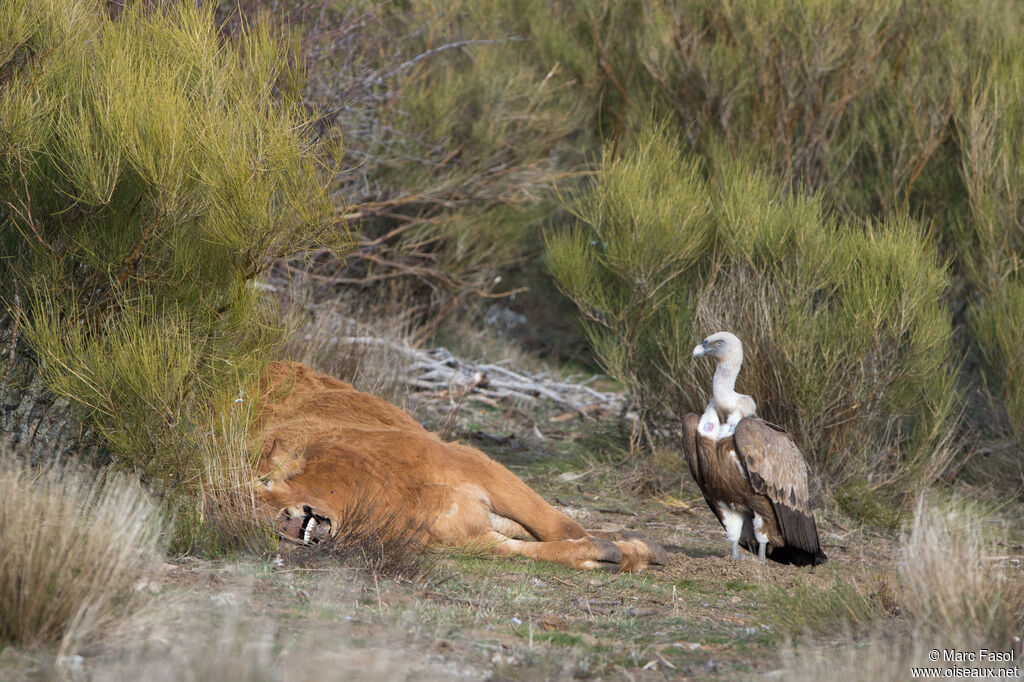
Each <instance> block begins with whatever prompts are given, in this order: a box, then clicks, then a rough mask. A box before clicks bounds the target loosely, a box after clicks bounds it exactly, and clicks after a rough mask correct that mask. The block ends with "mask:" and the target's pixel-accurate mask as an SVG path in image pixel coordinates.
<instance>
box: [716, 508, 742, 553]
mask: <svg viewBox="0 0 1024 682" xmlns="http://www.w3.org/2000/svg"><path fill="white" fill-rule="evenodd" d="M718 509H719V511H720V512H721V516H720V517H719V518H720V519H721V520H722V525H723V526H725V537H727V538H729V542H731V543H732V560H733V561H737V560H739V558H740V536H742V535H743V515H742V514H740V513H739V512H737V511H736V510H735V509H734V508H733V507H732V505H728V504H726V503H725V502H719V503H718Z"/></svg>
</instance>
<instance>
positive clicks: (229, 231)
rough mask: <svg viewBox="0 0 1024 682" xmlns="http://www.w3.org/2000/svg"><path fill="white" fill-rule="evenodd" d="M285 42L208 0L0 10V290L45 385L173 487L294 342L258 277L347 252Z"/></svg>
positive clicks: (124, 458) (123, 459)
mask: <svg viewBox="0 0 1024 682" xmlns="http://www.w3.org/2000/svg"><path fill="white" fill-rule="evenodd" d="M282 45H283V42H282V40H281V39H280V36H278V35H276V34H275V32H274V31H273V30H271V28H270V27H269V25H268V23H267V22H265V21H256V22H252V23H250V24H247V25H246V26H244V27H243V29H242V30H241V31H240V32H238V34H237V35H235V36H234V37H232V38H231V39H230V40H229V39H226V38H225V36H223V35H221V34H219V33H218V29H217V26H216V24H215V21H214V15H213V12H212V10H210V9H201V8H197V7H196V3H167V4H161V5H160V6H159V7H158V8H153V7H148V6H147V3H135V4H132V5H131V6H129V7H126V8H125V9H124V11H123V12H120V13H119V15H118V17H117V18H116V19H112V18H110V17H109V16H108V15H107V14H106V13H105V12H104V11H103V10H102V8H100V7H99V6H98V5H97V4H96V3H93V2H88V1H86V0H41V1H36V0H32V1H28V0H2V2H0V195H2V197H3V202H2V203H0V264H2V265H0V267H2V268H3V271H4V276H3V279H2V283H0V295H2V298H3V300H4V301H5V303H6V304H7V307H8V311H9V313H10V314H12V315H16V316H18V317H19V318H20V320H21V322H22V324H21V329H22V334H23V336H24V338H25V339H27V341H28V345H29V348H30V351H31V353H32V354H33V355H34V358H35V362H36V364H37V367H38V370H39V372H40V374H41V376H42V377H43V379H44V380H45V381H46V383H47V384H48V386H49V388H50V389H51V390H52V391H53V392H54V393H56V394H57V395H59V396H61V397H63V398H65V399H67V400H68V401H70V403H71V404H72V405H73V406H74V407H75V408H76V410H77V413H78V414H79V415H80V417H81V419H82V420H83V421H84V423H85V424H86V425H87V426H88V427H90V428H91V429H92V430H93V433H95V434H96V435H98V436H99V437H100V438H101V439H102V440H103V441H104V442H105V443H106V444H107V445H108V449H109V451H110V452H111V453H112V455H113V458H114V461H115V463H116V464H117V465H118V466H120V467H121V468H125V469H132V470H136V471H138V472H139V473H140V474H142V475H143V476H144V478H145V480H146V481H147V482H148V483H149V484H150V485H152V486H153V487H154V488H156V489H158V490H161V491H163V492H165V493H167V494H171V495H177V494H184V493H191V492H193V491H195V490H197V488H198V487H200V486H201V485H202V481H203V480H204V475H205V472H206V470H207V467H206V466H205V465H204V462H203V457H204V455H203V454H202V453H204V452H207V453H208V449H204V448H202V447H200V445H201V443H202V441H203V439H204V438H205V437H206V436H204V432H207V431H209V429H210V426H209V425H210V424H211V423H217V420H216V419H213V417H212V415H213V414H214V413H216V412H218V411H220V410H222V409H223V408H224V407H225V405H228V404H232V401H234V400H243V401H245V400H249V398H250V397H249V396H248V395H247V394H246V393H245V391H247V390H248V389H249V387H251V386H253V385H254V382H255V380H256V379H257V377H258V376H259V374H260V372H261V371H262V369H263V367H264V365H265V364H266V362H267V361H268V360H269V359H270V358H271V357H272V356H273V354H274V352H275V348H276V347H277V344H278V343H279V341H280V339H281V335H282V330H281V326H280V322H279V321H278V320H277V316H276V315H275V314H274V311H273V309H272V307H271V306H270V304H269V303H268V301H267V300H266V299H265V297H264V295H263V294H262V292H261V290H260V289H259V287H258V286H253V285H254V284H255V283H257V282H258V278H259V276H260V274H261V273H262V272H263V271H264V270H265V269H266V268H267V267H269V265H270V264H271V263H272V262H274V261H275V260H276V259H277V258H279V257H281V256H282V255H285V254H289V253H293V252H295V251H298V250H301V249H304V248H307V247H311V246H314V245H316V246H329V247H332V248H339V249H341V248H343V247H344V244H345V242H346V238H345V236H344V233H343V231H340V230H338V229H337V228H336V219H335V218H334V217H333V214H334V205H333V204H334V202H333V198H332V195H331V192H330V189H329V178H330V176H331V175H332V174H333V169H332V168H330V167H328V166H326V165H325V164H327V163H328V162H330V160H331V158H332V157H331V154H332V153H333V150H331V149H329V148H327V147H325V146H324V145H322V144H321V143H319V142H318V141H317V138H316V137H315V136H314V134H313V131H312V129H311V127H310V125H309V121H310V118H309V116H310V115H309V113H308V112H307V111H306V110H305V109H304V108H303V106H302V105H301V103H300V102H299V101H298V99H297V97H296V95H297V93H298V87H299V81H298V80H297V77H298V74H297V72H296V70H295V68H294V66H293V64H292V63H291V62H292V55H290V54H289V53H288V51H287V50H285V49H284V48H283V47H282Z"/></svg>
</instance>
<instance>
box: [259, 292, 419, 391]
mask: <svg viewBox="0 0 1024 682" xmlns="http://www.w3.org/2000/svg"><path fill="white" fill-rule="evenodd" d="M316 285H317V283H316V282H315V281H314V280H313V279H312V278H311V277H308V276H303V275H298V276H295V277H293V278H289V279H283V278H282V279H275V280H274V288H275V289H276V293H277V294H278V296H279V301H280V304H281V312H282V314H283V315H284V316H285V317H286V319H287V320H288V322H289V326H290V327H291V330H292V331H291V334H290V335H289V337H288V340H287V341H286V342H285V344H284V347H283V349H282V351H281V355H282V357H284V358H287V359H289V360H297V361H299V362H303V363H305V364H307V365H309V366H310V367H312V368H313V369H315V370H317V371H318V372H324V373H325V374H330V375H331V376H335V377H338V378H339V379H342V380H344V381H347V382H349V383H350V384H352V385H353V386H355V387H356V388H357V389H359V390H360V391H365V392H367V393H372V394H374V395H378V396H380V397H382V398H384V399H385V400H388V401H389V402H391V403H394V404H396V405H399V406H402V407H407V403H408V390H407V388H406V385H405V383H404V382H403V381H401V375H402V373H403V372H404V371H405V368H406V366H407V364H408V359H407V358H406V357H405V356H404V355H402V354H401V353H400V352H398V351H396V350H395V348H394V347H393V346H392V345H389V344H381V343H374V342H373V340H374V339H388V340H391V341H395V342H397V343H398V344H400V345H401V344H410V343H411V330H412V326H413V321H414V318H415V315H416V314H417V313H418V311H417V310H416V309H415V308H414V307H412V306H411V305H409V304H408V301H407V299H406V298H404V297H403V295H402V294H400V293H399V294H394V295H391V296H384V297H381V296H366V295H363V294H360V292H357V291H352V290H351V289H349V290H345V291H336V290H334V289H333V288H332V287H330V285H328V288H329V289H331V290H330V291H328V292H324V291H320V290H318V289H317V286H316Z"/></svg>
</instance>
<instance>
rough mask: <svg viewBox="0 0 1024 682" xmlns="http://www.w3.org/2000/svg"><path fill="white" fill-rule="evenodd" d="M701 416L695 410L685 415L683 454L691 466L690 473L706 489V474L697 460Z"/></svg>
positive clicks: (699, 485) (702, 488)
mask: <svg viewBox="0 0 1024 682" xmlns="http://www.w3.org/2000/svg"><path fill="white" fill-rule="evenodd" d="M699 423H700V417H698V416H697V415H695V414H694V413H693V412H690V413H688V414H687V415H686V416H685V417H683V454H684V455H686V463H687V464H688V465H689V466H690V475H691V476H693V480H694V481H696V482H697V487H699V488H700V489H701V491H703V490H704V476H703V474H702V472H701V470H700V464H699V463H698V462H697V425H698V424H699Z"/></svg>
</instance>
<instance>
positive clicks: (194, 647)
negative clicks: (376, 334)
mask: <svg viewBox="0 0 1024 682" xmlns="http://www.w3.org/2000/svg"><path fill="white" fill-rule="evenodd" d="M522 415H524V416H522V418H521V419H519V420H513V421H511V422H510V421H509V415H508V414H506V413H504V412H501V411H498V410H491V409H476V408H474V407H472V406H469V407H466V408H463V409H462V410H461V411H460V414H459V415H458V416H457V417H455V418H453V419H452V420H450V421H449V422H448V425H447V426H448V428H450V429H451V430H452V435H454V436H456V437H460V438H461V439H462V440H463V441H465V442H469V443H472V444H474V445H477V446H478V447H481V448H483V449H485V450H486V451H488V452H489V453H490V454H491V455H492V456H494V457H495V458H496V459H499V460H500V461H502V462H503V463H505V464H506V465H507V466H509V467H510V468H511V469H512V470H513V471H515V472H516V473H517V474H518V475H520V476H521V477H522V478H523V479H525V480H526V481H527V483H528V484H530V485H531V486H532V487H534V488H535V489H536V490H537V491H538V492H540V493H541V494H542V495H543V496H544V497H545V498H546V499H548V500H549V501H551V502H552V503H553V504H555V506H556V507H558V508H559V509H561V510H562V511H564V512H565V513H566V514H568V515H570V516H572V517H573V518H575V519H577V520H578V521H580V522H581V523H582V524H583V525H584V526H586V527H588V528H592V529H614V528H619V527H623V528H629V529H633V530H637V531H640V532H641V533H643V534H645V535H647V536H648V537H651V538H653V539H654V540H657V541H658V542H661V543H662V544H663V545H664V546H665V547H666V548H667V549H668V550H669V560H668V563H667V565H666V566H664V567H661V568H656V569H652V570H650V571H647V572H644V573H638V574H622V575H616V574H607V573H600V572H586V571H576V570H573V569H571V568H568V567H564V566H560V565H553V564H545V563H538V562H531V561H528V560H526V559H522V558H499V557H492V556H487V555H481V554H479V553H473V552H468V551H467V552H459V551H445V552H438V553H435V554H432V555H431V556H430V557H429V561H428V562H427V564H428V565H427V566H426V567H425V568H424V569H423V571H422V574H421V575H418V576H416V577H414V578H411V579H410V578H399V577H394V576H388V575H384V574H378V573H374V572H373V571H370V570H368V569H367V568H366V567H365V564H361V563H360V562H359V561H352V560H349V561H346V562H344V563H339V562H338V561H337V560H335V559H332V558H331V557H329V556H323V555H319V556H318V555H315V554H310V553H309V552H308V551H299V550H294V549H291V548H289V547H287V546H284V545H282V547H281V548H280V550H279V551H277V552H273V553H270V554H267V555H265V556H261V557H244V558H237V559H230V560H216V561H214V560H208V559H201V558H197V557H192V556H181V557H173V558H170V559H168V561H167V563H166V564H165V566H164V570H163V572H162V573H161V574H160V575H157V576H154V577H153V578H152V580H151V581H149V583H147V584H145V585H142V586H140V589H147V590H150V591H152V592H153V593H154V594H155V596H156V599H155V608H153V609H151V612H148V613H146V614H143V615H142V616H140V617H139V618H138V619H136V622H134V623H133V624H132V625H131V626H130V628H129V631H128V632H126V634H125V635H123V636H118V637H117V638H116V641H117V642H120V643H119V644H117V645H111V646H108V647H107V648H105V649H103V650H100V651H95V652H89V655H87V656H81V657H70V658H67V659H61V660H58V661H57V662H56V664H53V663H52V662H51V663H46V662H43V661H40V660H38V659H33V658H31V657H30V656H27V655H25V656H22V655H19V654H15V653H14V652H12V651H10V650H8V651H6V652H3V653H0V678H3V679H23V678H61V679H72V680H76V681H77V680H106V679H145V680H151V679H152V680H160V679H167V680H172V679H196V680H198V679H210V680H214V679H216V680H229V679H230V680H234V679H252V680H258V679H286V680H306V679H388V680H392V679H394V680H404V679H408V680H451V679H465V680H539V679H572V678H593V679H609V680H620V679H621V680H661V679H726V680H731V679H745V678H752V677H761V676H765V675H767V676H772V677H774V676H775V674H777V673H779V672H781V668H782V663H781V662H780V657H779V649H780V647H782V646H788V645H789V643H791V642H796V643H797V646H801V645H802V643H807V642H814V643H817V644H821V643H822V642H825V643H827V642H828V641H829V640H830V639H834V640H837V641H838V639H840V638H843V637H848V636H850V634H849V633H850V632H854V631H855V630H856V627H857V625H858V619H860V618H873V619H877V618H882V619H891V620H892V621H893V623H895V624H896V626H897V627H898V623H899V618H900V616H899V607H898V604H896V603H892V600H891V598H890V590H889V588H888V587H887V585H891V584H892V580H893V578H892V574H893V566H894V563H895V562H896V561H897V560H898V533H897V532H895V531H893V532H884V531H879V530H873V529H868V528H862V527H859V526H857V525H855V524H854V523H852V522H851V521H849V520H848V519H845V518H843V517H841V516H840V515H839V514H838V512H835V511H834V510H830V509H824V510H819V511H818V514H817V518H818V527H819V532H820V535H821V541H822V545H823V547H824V549H825V551H826V552H827V554H828V555H829V561H828V562H827V563H826V564H825V565H823V566H820V567H817V568H814V569H811V568H806V567H805V568H797V567H792V566H783V565H776V564H771V563H769V564H768V565H761V564H760V563H759V562H758V561H757V560H756V559H755V558H754V557H753V556H750V555H747V556H745V557H744V558H743V559H742V560H740V561H737V562H734V561H731V560H730V559H729V558H728V557H729V546H728V543H727V542H726V540H725V537H724V534H723V531H722V529H721V527H720V526H719V524H718V522H717V521H716V520H715V518H714V517H713V516H712V514H711V512H710V511H709V510H707V508H706V507H705V505H704V503H703V500H702V499H701V498H700V495H699V493H698V491H697V489H696V487H695V486H694V485H693V483H692V482H691V481H689V477H688V475H684V476H681V477H677V482H676V483H675V486H676V487H675V488H674V489H673V490H672V491H671V492H669V493H666V492H665V491H664V490H662V491H661V492H660V493H655V494H652V493H649V492H634V490H635V489H636V487H637V486H638V485H639V484H638V481H640V482H641V483H642V479H643V477H642V476H640V475H638V474H636V472H635V471H634V469H635V467H636V464H635V462H632V461H631V460H629V459H628V457H626V458H625V459H623V457H624V454H623V453H621V452H620V453H619V454H618V455H615V454H612V455H606V456H601V457H598V456H595V455H593V453H592V450H593V448H592V445H591V443H590V442H589V441H587V440H586V439H585V438H583V436H582V435H581V434H585V433H586V432H587V430H588V429H591V428H592V427H593V426H594V425H593V423H590V422H579V423H566V422H564V421H563V422H551V421H550V419H549V418H547V417H546V418H544V419H541V418H539V417H538V416H537V415H535V414H531V413H526V412H523V413H522ZM509 424H515V425H516V428H515V429H512V430H510V429H509ZM441 425H442V426H444V424H441ZM432 426H434V427H437V426H438V422H435V423H434V424H432ZM499 426H503V427H504V429H503V430H500V431H499V430H496V429H497V428H498V427H499ZM535 427H536V428H535ZM545 432H546V433H545ZM509 436H511V437H509ZM612 449H614V448H612ZM663 455H664V458H667V461H669V462H671V458H672V457H673V456H674V455H673V454H672V453H671V452H669V453H663ZM664 466H665V465H664V462H663V463H662V467H664ZM679 466H680V467H683V466H684V465H683V464H682V461H681V460H680V461H679ZM680 471H682V469H680ZM669 479H671V477H669ZM678 481H682V483H679V482H678ZM1022 555H1024V548H1022V547H1021V545H1020V544H1011V545H1010V546H1009V547H1008V555H1007V557H1006V560H1007V561H1010V562H1011V563H1012V562H1014V561H1015V562H1016V564H1015V565H1016V566H1017V567H1018V570H1020V565H1021V558H1022ZM850 594H857V595H861V596H864V597H866V598H867V599H866V602H867V603H869V604H871V605H872V608H875V609H877V611H876V612H874V613H870V614H866V615H865V614H862V613H860V612H858V611H857V610H856V608H854V607H852V606H851V607H849V608H847V607H846V606H844V602H843V600H844V598H845V597H844V595H850ZM862 601H863V600H862ZM857 603H860V602H859V601H858V602H857ZM847 611H849V613H847ZM112 639H113V638H112Z"/></svg>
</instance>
